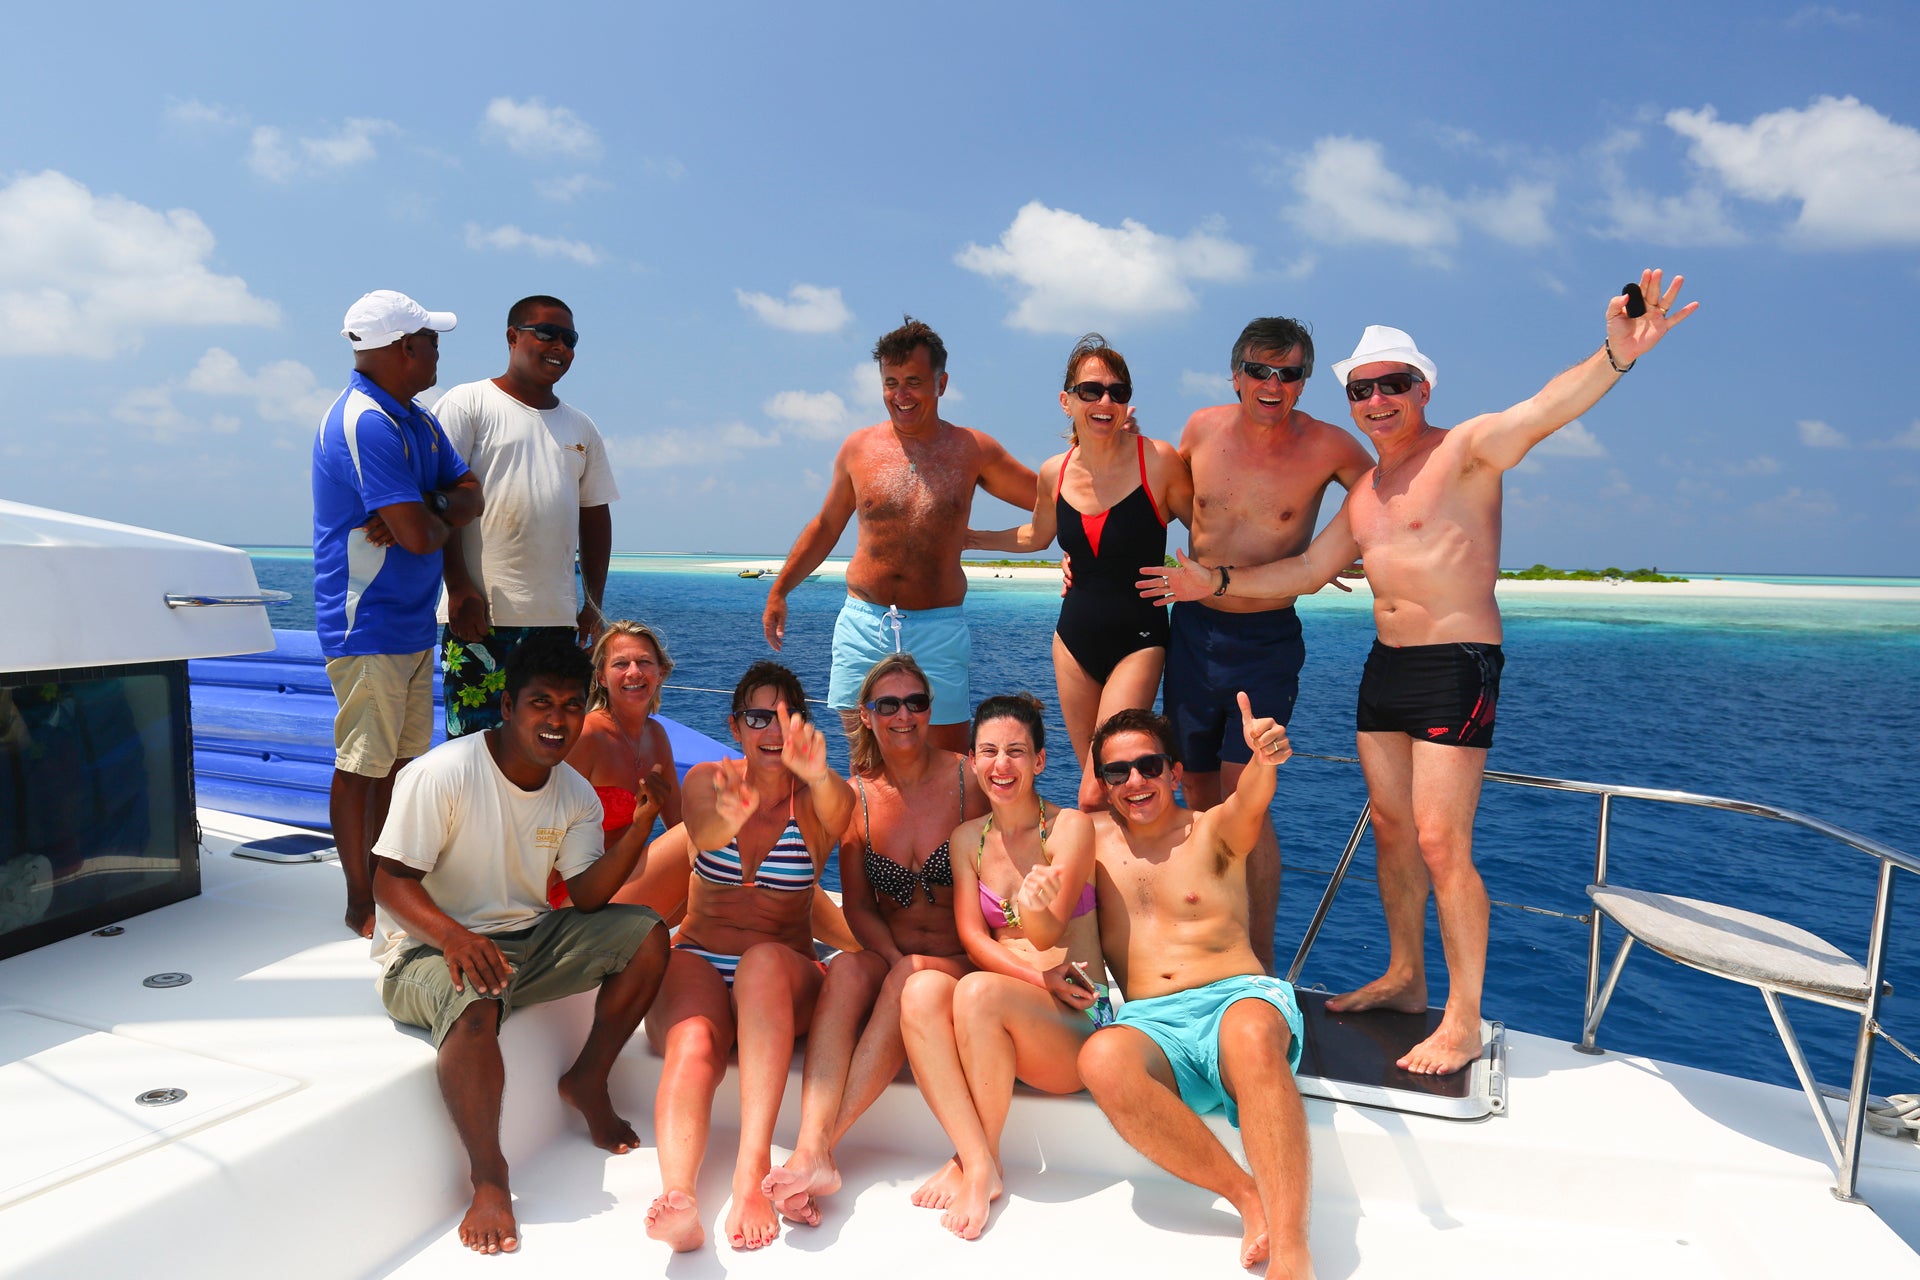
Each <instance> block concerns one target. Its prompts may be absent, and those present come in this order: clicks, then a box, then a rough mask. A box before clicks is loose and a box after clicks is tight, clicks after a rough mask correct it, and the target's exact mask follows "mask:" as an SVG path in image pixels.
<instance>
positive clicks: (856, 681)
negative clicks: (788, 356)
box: [761, 316, 1035, 753]
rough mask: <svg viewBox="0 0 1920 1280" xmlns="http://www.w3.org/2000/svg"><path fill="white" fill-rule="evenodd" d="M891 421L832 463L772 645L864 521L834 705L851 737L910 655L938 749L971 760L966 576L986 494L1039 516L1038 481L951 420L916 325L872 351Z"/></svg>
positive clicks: (860, 435) (784, 585) (943, 378)
mask: <svg viewBox="0 0 1920 1280" xmlns="http://www.w3.org/2000/svg"><path fill="white" fill-rule="evenodd" d="M873 358H874V360H875V361H876V362H877V363H878V364H879V366H880V389H881V394H882V395H883V396H884V398H885V400H886V406H887V421H885V422H882V423H878V424H876V425H874V426H871V427H862V428H861V429H860V430H858V431H856V432H854V433H853V434H852V435H850V436H848V437H847V439H846V442H845V443H844V444H842V445H841V446H840V452H839V453H838V454H836V455H835V456H834V459H833V478H832V480H831V481H829V482H828V485H827V498H826V501H825V503H823V504H822V505H821V507H820V514H818V515H816V516H815V517H814V518H813V520H812V521H811V522H810V523H808V525H807V527H806V528H805V529H802V530H801V531H800V536H799V538H798V539H796V540H795V542H794V544H793V549H792V550H791V551H789V552H788V553H787V560H786V563H785V564H784V565H783V566H781V569H780V574H779V576H778V577H776V578H775V579H774V581H773V587H772V589H771V590H769V591H768V593H767V606H766V610H765V612H764V614H763V615H762V617H761V625H762V627H763V628H764V629H765V631H766V635H767V643H768V644H770V645H772V646H773V647H774V648H775V649H778V648H780V647H781V645H783V644H784V643H785V642H786V636H787V596H788V594H789V593H791V592H792V591H793V589H794V588H795V587H796V586H798V585H799V584H800V583H802V582H804V581H806V578H807V575H808V574H810V573H812V572H813V571H814V570H815V569H818V568H819V567H820V562H821V561H823V560H825V559H826V558H827V556H828V555H829V554H830V553H831V552H832V551H833V548H834V544H835V543H837V542H839V540H840V535H841V534H842V533H844V532H845V531H846V528H847V521H848V520H850V519H852V518H853V516H854V514H855V513H856V512H858V513H859V520H860V523H859V534H858V541H857V542H855V544H854V548H853V562H852V563H851V564H849V565H848V566H847V599H846V602H845V603H844V604H843V605H842V606H841V608H840V616H839V618H838V619H837V620H836V622H835V624H834V629H833V676H832V680H831V681H830V683H829V686H828V689H827V704H828V705H829V706H831V707H833V708H834V709H835V710H836V711H838V712H839V713H840V720H841V727H842V728H843V729H845V730H846V731H847V732H848V733H851V732H852V731H853V727H854V726H855V725H857V724H858V723H859V710H858V708H857V707H856V706H855V705H854V703H855V700H856V698H857V697H858V693H859V688H860V682H861V681H862V680H864V679H865V678H866V674H867V672H868V671H870V670H871V669H872V668H873V664H874V663H876V662H878V661H880V659H882V658H884V657H886V656H887V655H888V654H890V653H910V654H912V655H913V656H914V659H915V660H916V661H917V662H918V663H919V664H920V669H921V670H922V671H924V672H926V675H927V681H928V683H930V684H931V685H932V686H933V721H932V724H931V726H930V728H929V729H928V732H927V737H928V740H929V741H931V742H932V743H933V745H934V746H935V747H937V748H940V749H942V750H946V751H957V752H961V753H964V752H965V751H966V750H967V723H968V719H969V717H971V716H972V714H973V699H972V691H971V689H970V688H969V686H968V682H967V666H968V663H969V661H970V660H971V657H972V652H973V647H972V646H973V641H972V638H971V636H970V634H969V632H968V630H967V619H966V614H965V613H964V611H963V610H962V608H961V604H962V602H963V601H964V600H965V599H966V595H967V576H966V573H965V571H964V570H962V569H961V567H960V553H961V552H962V551H963V550H965V548H966V541H967V526H968V523H969V518H970V515H971V512H972V509H973V493H974V490H975V489H985V490H986V491H987V492H988V493H989V494H991V495H993V496H994V497H996V498H998V499H1000V500H1001V501H1002V502H1006V503H1011V504H1012V505H1013V506H1015V507H1018V508H1019V509H1020V510H1022V511H1031V510H1033V496H1034V483H1035V482H1034V475H1033V472H1032V471H1031V470H1029V469H1028V468H1027V467H1025V466H1023V465H1022V464H1021V463H1020V462H1019V461H1018V460H1017V459H1016V458H1015V457H1014V456H1013V455H1012V454H1010V453H1008V452H1007V451H1006V449H1005V448H1004V447H1003V446H1002V445H1001V444H1000V442H999V441H997V440H995V439H994V438H993V437H992V436H990V435H988V434H987V433H986V432H984V431H976V430H974V429H973V428H972V427H960V426H955V425H954V424H953V423H951V422H948V421H946V420H945V419H944V418H942V417H941V416H940V397H941V396H942V395H944V394H946V390H947V348H946V344H945V343H943V342H942V341H941V340H940V335H939V334H937V333H935V332H934V331H933V330H932V329H931V328H930V327H928V326H927V325H926V324H924V323H922V322H921V321H919V320H915V319H914V318H913V317H911V316H908V317H907V318H906V323H905V324H903V325H901V326H900V327H899V328H898V329H895V330H894V331H893V332H891V333H888V334H886V335H885V336H883V337H882V338H881V339H880V341H879V342H877V343H875V344H874V348H873Z"/></svg>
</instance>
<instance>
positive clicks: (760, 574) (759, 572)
mask: <svg viewBox="0 0 1920 1280" xmlns="http://www.w3.org/2000/svg"><path fill="white" fill-rule="evenodd" d="M740 576H741V577H743V578H764V577H766V576H767V571H766V570H765V569H742V570H741V571H740Z"/></svg>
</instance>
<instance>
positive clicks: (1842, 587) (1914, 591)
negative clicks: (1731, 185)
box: [709, 559, 1920, 604]
mask: <svg viewBox="0 0 1920 1280" xmlns="http://www.w3.org/2000/svg"><path fill="white" fill-rule="evenodd" d="M780 564H781V562H780V561H779V560H757V559H740V560H713V561H711V562H709V566H710V567H711V568H712V569H714V570H715V571H724V572H727V573H740V572H742V571H755V570H757V571H759V572H760V573H762V574H764V575H765V576H766V577H767V579H769V580H771V579H772V577H773V575H774V574H776V573H778V572H780ZM846 574H847V562H846V561H845V560H837V559H836V560H829V561H827V562H826V563H824V564H822V565H821V566H820V568H819V570H818V575H819V576H820V577H822V578H844V577H846ZM966 574H967V579H968V581H971V582H980V581H985V580H988V579H993V578H999V579H1001V580H1003V581H1004V580H1008V579H1012V580H1015V581H1025V582H1047V583H1056V582H1058V581H1059V580H1060V570H1059V569H1057V568H1054V567H1052V566H1050V565H1049V566H1044V567H1040V566H1028V565H1021V566H1014V567H1008V566H1004V565H1003V566H994V565H986V564H969V565H967V566H966ZM1342 581H1343V582H1345V583H1346V585H1348V586H1350V587H1352V588H1353V590H1354V592H1355V593H1356V594H1368V593H1369V592H1368V587H1367V584H1366V582H1365V580H1364V579H1342ZM1337 590H1338V588H1336V587H1331V586H1330V587H1327V588H1325V589H1324V590H1323V592H1322V594H1331V593H1333V592H1335V591H1337ZM1497 591H1498V594H1500V595H1502V596H1559V597H1562V598H1573V597H1581V596H1592V597H1599V598H1602V599H1609V600H1629V599H1631V600H1650V599H1665V600H1699V599H1707V600H1779V601H1783V602H1784V601H1788V600H1836V601H1837V600H1882V601H1887V602H1889V603H1907V604H1920V587H1911V586H1876V585H1871V584H1852V583H1833V584H1828V583H1812V582H1748V581H1745V580H1738V581H1736V580H1733V579H1728V578H1711V577H1708V578H1689V579H1688V580H1687V581H1685V582H1627V581H1616V582H1582V581H1571V580H1567V579H1559V580H1551V579H1550V580H1540V581H1522V580H1517V579H1512V578H1503V579H1501V580H1500V585H1499V587H1498V588H1497Z"/></svg>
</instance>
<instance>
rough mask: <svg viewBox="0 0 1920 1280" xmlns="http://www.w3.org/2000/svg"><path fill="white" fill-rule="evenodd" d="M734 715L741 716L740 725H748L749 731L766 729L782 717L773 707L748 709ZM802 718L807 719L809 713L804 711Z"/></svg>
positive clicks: (801, 714)
mask: <svg viewBox="0 0 1920 1280" xmlns="http://www.w3.org/2000/svg"><path fill="white" fill-rule="evenodd" d="M734 714H735V715H737V716H739V717H740V723H742V724H744V725H746V726H747V728H749V729H764V728H766V727H767V726H768V725H770V724H772V723H773V722H774V720H775V719H777V718H778V717H779V715H780V713H779V712H778V711H775V710H774V709H773V708H772V707H748V708H747V709H746V710H744V711H736V712H735V713H734ZM800 718H801V719H802V720H804V719H806V718H807V713H806V712H804V711H803V712H801V713H800Z"/></svg>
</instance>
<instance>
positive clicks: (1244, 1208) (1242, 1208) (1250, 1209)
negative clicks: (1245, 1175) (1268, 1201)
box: [1227, 1182, 1272, 1271]
mask: <svg viewBox="0 0 1920 1280" xmlns="http://www.w3.org/2000/svg"><path fill="white" fill-rule="evenodd" d="M1227 1200H1228V1203H1230V1204H1232V1205H1233V1207H1234V1209H1235V1210H1237V1211H1238V1212H1239V1214H1240V1265H1241V1266H1243V1267H1245V1268H1247V1269H1248V1270H1249V1271H1251V1270H1252V1269H1253V1268H1255V1267H1257V1266H1259V1265H1260V1264H1261V1263H1263V1262H1265V1261H1266V1260H1267V1258H1268V1256H1269V1255H1270V1254H1271V1253H1272V1245H1271V1241H1269V1239H1268V1237H1267V1207H1266V1206H1265V1205H1264V1204H1262V1203H1260V1192H1259V1190H1258V1189H1257V1188H1255V1187H1254V1186H1253V1185H1252V1183H1251V1182H1249V1183H1248V1184H1247V1189H1246V1191H1245V1192H1243V1193H1242V1194H1241V1195H1240V1196H1238V1197H1236V1196H1234V1195H1232V1194H1229V1195H1228V1197H1227Z"/></svg>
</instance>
